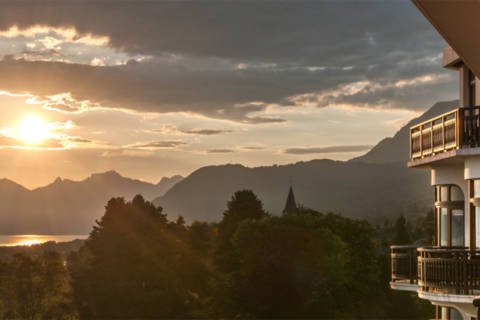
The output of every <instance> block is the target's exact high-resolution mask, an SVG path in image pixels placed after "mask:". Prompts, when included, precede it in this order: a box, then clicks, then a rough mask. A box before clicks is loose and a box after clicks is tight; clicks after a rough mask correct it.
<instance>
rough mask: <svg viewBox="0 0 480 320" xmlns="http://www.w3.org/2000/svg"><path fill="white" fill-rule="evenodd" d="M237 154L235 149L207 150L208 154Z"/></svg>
mask: <svg viewBox="0 0 480 320" xmlns="http://www.w3.org/2000/svg"><path fill="white" fill-rule="evenodd" d="M231 152H235V150H233V149H210V150H207V153H231Z"/></svg>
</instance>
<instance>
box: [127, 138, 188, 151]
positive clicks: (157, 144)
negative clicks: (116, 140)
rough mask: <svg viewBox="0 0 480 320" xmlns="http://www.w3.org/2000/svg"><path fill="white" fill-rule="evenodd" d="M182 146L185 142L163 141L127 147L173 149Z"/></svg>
mask: <svg viewBox="0 0 480 320" xmlns="http://www.w3.org/2000/svg"><path fill="white" fill-rule="evenodd" d="M184 144H186V142H183V141H178V140H165V141H152V142H147V143H139V144H135V145H131V146H128V147H129V148H138V149H173V148H176V147H178V146H181V145H184Z"/></svg>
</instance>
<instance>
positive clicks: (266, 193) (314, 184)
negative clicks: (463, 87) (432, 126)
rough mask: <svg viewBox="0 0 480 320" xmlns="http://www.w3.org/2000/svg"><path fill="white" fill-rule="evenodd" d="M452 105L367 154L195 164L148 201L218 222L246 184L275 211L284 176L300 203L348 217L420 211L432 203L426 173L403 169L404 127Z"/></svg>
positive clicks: (284, 189) (453, 104)
mask: <svg viewBox="0 0 480 320" xmlns="http://www.w3.org/2000/svg"><path fill="white" fill-rule="evenodd" d="M456 106H458V101H446V102H439V103H436V104H435V105H434V106H433V107H431V108H430V109H429V110H428V111H426V112H425V113H424V114H423V115H422V116H420V117H418V118H416V119H413V120H411V121H410V122H409V123H408V124H407V125H405V126H404V127H403V128H402V129H401V130H400V131H398V132H397V133H396V134H395V136H394V137H392V138H386V139H383V140H382V141H380V142H379V143H378V144H377V145H376V146H375V147H374V148H372V149H371V150H370V151H369V152H368V153H367V154H365V155H363V156H361V157H358V158H355V159H352V160H350V161H347V162H344V161H332V160H313V161H308V162H298V163H295V164H290V165H282V166H271V167H258V168H247V167H244V166H242V165H221V166H209V167H204V168H200V169H198V170H197V171H195V172H193V173H192V174H191V175H189V176H188V177H187V178H185V179H184V180H183V181H181V182H179V183H177V184H176V185H175V186H174V187H172V188H171V189H170V190H169V191H168V192H167V193H166V194H165V195H164V196H162V197H159V198H157V199H155V200H154V203H155V204H157V205H161V206H162V207H164V209H165V211H166V212H167V213H169V215H173V216H175V215H182V216H184V217H185V218H186V220H187V221H192V220H206V221H218V220H219V219H220V218H221V215H222V212H223V211H224V210H225V208H226V207H225V205H226V203H227V201H228V200H229V199H230V197H231V195H232V194H233V193H234V192H235V191H236V190H239V189H252V190H253V191H254V192H255V193H257V195H258V196H259V198H260V199H261V200H262V201H263V202H264V204H265V207H266V209H267V210H268V211H270V212H272V213H274V214H280V213H281V211H282V209H283V207H282V206H283V205H284V203H285V200H286V197H287V194H288V188H289V178H290V177H293V180H294V183H293V187H294V192H295V196H296V198H297V201H298V203H299V204H300V205H304V206H306V207H310V208H312V209H316V210H320V211H322V212H329V211H331V212H338V213H341V214H344V215H346V216H350V217H362V218H369V219H370V220H373V221H376V222H381V221H382V220H381V219H384V218H387V217H390V218H392V217H393V218H395V217H396V216H397V215H398V214H400V213H403V214H404V215H407V216H411V215H416V214H419V213H422V214H424V213H426V211H427V210H428V209H429V208H431V206H432V203H433V197H432V194H433V193H432V191H431V188H429V185H430V180H429V177H430V174H429V172H427V171H425V170H415V169H408V168H407V167H406V161H407V160H408V157H409V149H408V148H409V141H408V139H409V128H410V126H411V125H413V124H415V123H419V122H421V121H424V120H426V119H428V118H431V117H434V116H436V115H439V114H442V113H445V112H447V111H449V110H451V109H453V108H455V107H456Z"/></svg>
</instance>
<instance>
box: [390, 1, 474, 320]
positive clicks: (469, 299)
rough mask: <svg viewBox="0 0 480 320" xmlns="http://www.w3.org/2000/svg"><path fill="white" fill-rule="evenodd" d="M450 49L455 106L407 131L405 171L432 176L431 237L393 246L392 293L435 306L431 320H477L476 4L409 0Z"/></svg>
mask: <svg viewBox="0 0 480 320" xmlns="http://www.w3.org/2000/svg"><path fill="white" fill-rule="evenodd" d="M413 3H414V4H415V5H416V6H417V7H418V8H419V10H420V11H421V12H422V13H423V14H424V15H425V17H426V18H427V19H428V20H429V21H430V22H431V23H432V25H433V26H434V27H435V28H436V29H437V30H438V31H439V33H440V34H441V35H442V36H443V37H444V39H445V40H446V41H447V42H448V44H449V45H450V47H447V48H445V50H444V52H443V66H444V67H445V68H450V69H455V70H458V74H459V89H460V92H459V96H460V105H459V106H452V110H451V111H450V112H448V113H446V114H443V115H440V116H438V117H435V118H432V119H429V120H428V121H425V122H423V123H419V124H417V125H415V126H413V127H411V128H410V158H411V159H410V161H409V162H408V166H409V167H412V168H417V169H418V168H421V169H428V170H430V171H431V183H432V186H433V189H434V192H435V203H434V204H432V205H434V206H435V227H436V228H435V229H436V240H435V243H434V245H433V246H432V247H426V248H416V247H412V246H392V281H391V283H390V286H391V288H392V289H395V290H407V291H414V292H417V293H418V296H419V297H420V298H422V299H427V300H429V301H430V302H431V303H432V304H434V305H436V306H438V308H437V319H468V320H470V319H477V312H478V310H477V307H475V306H474V305H473V300H474V299H475V298H476V297H477V296H480V107H478V106H476V105H477V104H478V103H476V101H479V102H480V83H479V79H478V77H477V76H478V75H480V39H478V38H477V36H478V35H479V34H480V33H479V31H480V1H474V0H472V1H453V0H451V1H432V0H413Z"/></svg>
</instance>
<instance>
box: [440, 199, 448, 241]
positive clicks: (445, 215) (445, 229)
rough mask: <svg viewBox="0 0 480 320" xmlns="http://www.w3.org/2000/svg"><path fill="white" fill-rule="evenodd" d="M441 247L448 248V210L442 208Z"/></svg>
mask: <svg viewBox="0 0 480 320" xmlns="http://www.w3.org/2000/svg"><path fill="white" fill-rule="evenodd" d="M440 245H441V246H442V247H446V246H448V210H447V209H446V208H440Z"/></svg>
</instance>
